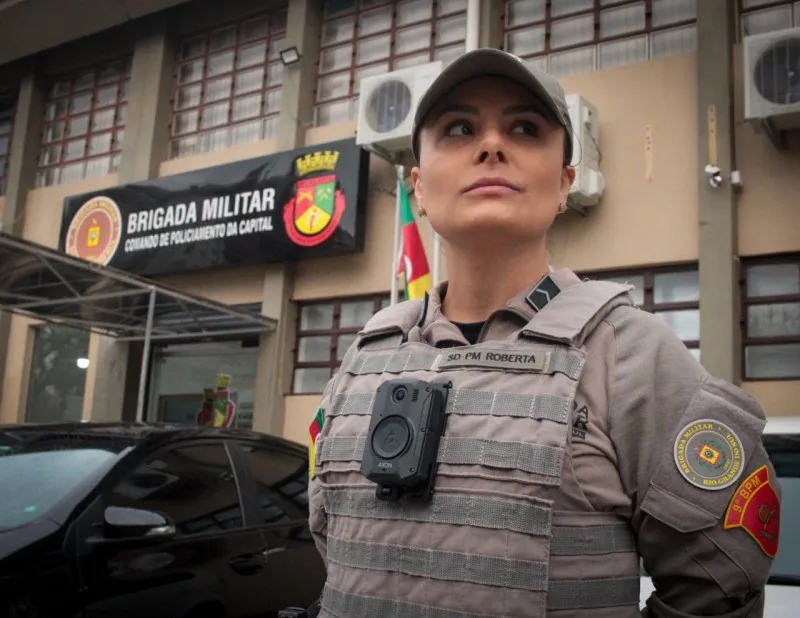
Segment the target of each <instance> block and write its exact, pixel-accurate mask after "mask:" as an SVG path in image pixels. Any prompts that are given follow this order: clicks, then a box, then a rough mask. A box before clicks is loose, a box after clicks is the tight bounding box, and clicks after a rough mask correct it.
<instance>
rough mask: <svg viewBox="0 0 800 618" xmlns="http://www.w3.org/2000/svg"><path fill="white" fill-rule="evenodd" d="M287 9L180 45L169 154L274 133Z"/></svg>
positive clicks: (188, 152)
mask: <svg viewBox="0 0 800 618" xmlns="http://www.w3.org/2000/svg"><path fill="white" fill-rule="evenodd" d="M285 37H286V9H285V8H284V9H281V10H278V11H275V12H272V13H269V14H265V15H260V16H258V17H254V18H250V19H247V20H244V21H241V22H239V23H236V24H232V25H229V26H225V27H223V28H219V29H217V30H214V31H212V32H208V33H204V34H200V35H196V36H193V37H191V38H188V39H186V40H185V41H183V43H182V45H181V47H180V57H179V60H178V70H177V72H176V75H175V96H174V97H173V99H174V100H173V115H172V123H171V126H170V132H171V133H170V135H171V138H172V139H171V141H170V152H169V156H170V158H173V159H174V158H178V157H184V156H187V155H193V154H199V153H203V152H214V151H217V150H221V149H223V148H228V147H231V146H235V145H237V144H245V143H248V142H255V141H259V140H263V139H270V138H272V137H273V136H274V135H275V128H276V126H277V123H278V114H279V113H280V109H281V95H282V92H283V88H282V85H283V63H282V62H281V60H280V54H279V52H280V51H281V49H283V43H284V39H285Z"/></svg>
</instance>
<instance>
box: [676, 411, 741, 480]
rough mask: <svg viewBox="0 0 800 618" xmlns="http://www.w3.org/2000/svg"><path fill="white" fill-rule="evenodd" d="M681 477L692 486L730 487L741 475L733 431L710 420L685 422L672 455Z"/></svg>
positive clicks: (739, 459)
mask: <svg viewBox="0 0 800 618" xmlns="http://www.w3.org/2000/svg"><path fill="white" fill-rule="evenodd" d="M673 455H674V458H675V465H676V466H677V467H678V471H679V472H680V473H681V475H682V476H683V478H685V479H686V480H687V481H689V482H690V483H691V484H692V485H694V486H695V487H699V488H700V489H708V490H720V489H725V488H726V487H730V486H731V485H733V484H734V483H735V482H736V481H738V480H739V477H741V476H742V473H743V472H744V451H743V450H742V443H741V440H740V439H739V436H737V435H736V432H735V431H733V429H731V428H730V427H728V426H727V425H725V424H724V423H720V422H719V421H715V420H713V419H703V420H699V421H695V422H693V423H689V424H688V425H686V426H685V427H684V428H683V429H681V430H680V432H679V433H678V437H677V438H676V439H675V446H674V452H673Z"/></svg>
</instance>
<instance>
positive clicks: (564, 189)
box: [559, 165, 575, 204]
mask: <svg viewBox="0 0 800 618" xmlns="http://www.w3.org/2000/svg"><path fill="white" fill-rule="evenodd" d="M573 182H575V168H574V167H572V166H570V165H565V166H564V169H562V170H561V190H560V192H559V193H560V195H561V203H562V204H563V203H564V202H566V201H567V196H569V190H570V187H572V183H573Z"/></svg>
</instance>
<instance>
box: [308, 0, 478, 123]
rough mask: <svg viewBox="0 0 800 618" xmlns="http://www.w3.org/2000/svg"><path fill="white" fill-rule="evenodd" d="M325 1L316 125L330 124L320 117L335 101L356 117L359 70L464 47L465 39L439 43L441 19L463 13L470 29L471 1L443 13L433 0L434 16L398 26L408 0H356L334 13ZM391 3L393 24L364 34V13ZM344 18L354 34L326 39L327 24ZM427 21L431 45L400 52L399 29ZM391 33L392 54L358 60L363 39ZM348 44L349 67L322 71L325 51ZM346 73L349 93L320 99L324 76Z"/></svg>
mask: <svg viewBox="0 0 800 618" xmlns="http://www.w3.org/2000/svg"><path fill="white" fill-rule="evenodd" d="M322 1H323V3H324V6H323V9H322V11H323V15H322V20H321V22H320V27H319V36H318V42H319V51H318V52H317V62H316V75H315V78H314V79H315V81H314V101H313V105H314V108H313V109H314V113H313V125H314V126H315V127H318V126H326V125H321V124H320V121H319V109H320V108H322V107H326V106H331V105H334V104H337V103H349V110H348V117H349V119H350V120H354V118H355V114H356V112H357V109H356V102H357V101H358V97H359V95H360V89H359V92H358V93H357V92H356V88H357V84H356V74H357V73H358V72H359V71H361V70H363V69H369V68H370V67H377V66H378V65H381V64H383V63H386V64H388V69H387V71H395V70H397V68H396V63H397V62H398V61H402V60H403V59H406V58H411V57H413V56H416V55H420V54H422V53H424V52H425V51H427V52H428V54H429V58H430V59H429V60H428V62H433V61H434V60H433V59H434V58H435V56H436V52H437V50H439V49H446V48H448V47H456V46H457V45H459V44H461V45H462V47H463V43H454V42H450V43H446V44H443V45H437V44H436V33H437V25H438V24H439V22H441V21H444V20H448V19H454V18H456V17H459V16H463V17H464V20H465V22H464V28H465V29H466V15H467V5H466V3H465V5H464V8H463V9H461V10H457V11H452V12H449V13H441V14H440V13H439V6H440V2H439V0H430V1H431V16H430V18H425V19H421V20H418V21H414V22H409V23H404V24H403V25H402V26H398V24H397V13H398V7H399V5H400V4H401V3H402V2H403V1H404V0H383V1H381V0H378V1H376V2H374V4H370V5H369V6H368V7H366V8H362V6H361V0H353V8H351V9H349V10H346V11H341V12H339V13H335V14H333V15H327V14H326V12H327V1H326V0H322ZM389 7H391V23H390V25H389V28H386V29H383V30H378V31H374V32H370V33H369V34H367V35H361V34H360V28H361V24H360V19H361V16H362V14H364V13H369V12H371V11H375V10H379V9H385V8H389ZM342 20H349V21H350V23H351V24H352V27H353V34H352V36H351V37H350V38H349V39H347V40H345V41H338V42H333V43H323V35H324V33H325V28H326V26H327V25H329V24H331V23H335V22H338V21H342ZM424 24H430V26H431V32H430V43H429V45H428V46H427V47H420V48H418V49H415V50H413V51H410V52H405V53H402V54H398V53H396V51H395V48H396V45H397V33H398V31H399V30H407V29H413V28H416V27H418V26H421V25H424ZM387 34H388V35H389V52H388V54H387V55H386V56H385V57H383V58H381V59H380V60H372V61H368V62H364V63H361V64H358V62H357V60H356V56H357V49H358V44H359V42H360V41H363V40H368V39H372V38H376V37H380V36H386V35H387ZM347 46H349V47H350V63H349V65H348V66H347V67H346V68H345V67H342V68H338V69H334V70H330V71H322V55H323V54H324V53H325V51H327V50H329V49H333V48H336V47H342V48H344V47H347ZM344 73H347V74H348V77H349V81H348V93H347V94H346V95H342V96H338V97H332V98H328V99H324V100H319V99H318V95H319V84H320V80H321V79H324V78H326V77H329V76H331V75H336V74H344ZM326 124H327V123H326Z"/></svg>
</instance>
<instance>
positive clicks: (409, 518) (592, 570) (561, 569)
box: [315, 281, 641, 618]
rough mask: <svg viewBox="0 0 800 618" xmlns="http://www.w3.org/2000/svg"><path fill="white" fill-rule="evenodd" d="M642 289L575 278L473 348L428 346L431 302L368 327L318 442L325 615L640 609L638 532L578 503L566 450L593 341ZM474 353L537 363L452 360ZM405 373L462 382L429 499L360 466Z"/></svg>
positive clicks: (337, 382) (395, 309)
mask: <svg viewBox="0 0 800 618" xmlns="http://www.w3.org/2000/svg"><path fill="white" fill-rule="evenodd" d="M630 287H631V286H621V285H618V284H616V283H610V282H599V281H592V282H580V283H575V284H573V285H570V286H567V287H566V288H564V289H563V290H562V291H561V293H560V294H559V296H558V297H557V298H555V299H554V300H553V301H552V302H551V303H550V305H549V306H548V307H545V309H544V310H543V311H541V312H540V313H537V314H536V315H535V316H534V318H533V319H532V320H531V321H530V322H529V323H528V324H527V325H526V326H524V327H523V328H522V329H520V330H519V331H518V332H517V333H516V335H514V336H513V337H512V338H510V339H509V340H504V341H489V342H485V343H480V344H478V345H475V346H469V347H468V348H465V347H455V348H446V349H437V348H434V347H432V346H430V345H428V344H426V343H423V342H422V341H421V340H420V326H419V325H418V324H417V321H418V320H419V315H420V309H421V303H420V302H419V301H410V302H405V303H402V304H399V305H394V306H391V307H389V308H387V309H384V310H383V311H381V312H380V313H378V314H376V315H375V316H374V317H373V318H372V319H371V320H370V321H369V322H368V323H367V325H366V326H365V328H364V329H363V330H362V331H361V333H360V334H359V335H358V339H357V342H356V344H355V345H354V347H353V348H351V352H350V353H349V354H348V355H346V358H345V360H344V362H343V364H342V367H341V369H340V371H339V373H338V374H337V377H336V378H335V379H334V380H333V381H332V382H331V385H330V389H331V392H330V393H329V398H330V402H329V405H328V408H327V409H326V410H325V415H326V419H325V424H324V426H323V429H322V431H321V433H320V435H319V437H318V439H317V447H316V460H315V465H316V473H317V476H318V478H319V481H320V485H321V487H322V493H323V504H324V509H325V511H326V513H327V518H328V522H327V559H328V579H327V583H326V585H325V589H324V591H323V597H322V611H321V613H320V616H321V617H323V618H331V617H336V618H356V617H358V618H389V617H391V618H422V617H431V618H433V617H435V618H472V617H474V618H487V617H501V616H502V617H521V616H524V617H526V618H542V617H544V616H576V617H583V616H592V617H593V618H611V617H612V616H613V617H615V618H625V617H628V616H637V617H638V616H640V615H641V614H640V612H639V609H638V604H639V582H640V579H639V560H638V554H637V551H636V541H635V537H634V534H633V531H632V529H631V527H630V525H629V524H628V522H626V521H624V520H622V519H621V518H619V517H618V516H616V515H613V514H611V513H602V512H596V511H593V510H589V509H590V508H591V507H588V506H587V507H584V510H580V509H579V508H576V507H575V504H579V503H580V501H576V500H574V499H573V494H574V493H575V492H576V491H580V490H579V489H577V488H578V483H577V480H576V478H575V476H574V473H573V469H572V463H571V458H570V455H569V453H570V444H571V431H570V417H571V414H572V411H573V403H574V400H575V393H576V390H577V387H578V382H579V380H580V379H581V375H582V373H583V369H584V364H585V362H586V352H585V347H584V342H585V340H586V339H587V337H588V336H589V335H591V333H592V332H593V331H594V329H595V328H596V326H597V325H598V324H599V322H600V321H601V320H602V319H603V318H604V317H605V316H606V315H607V314H608V313H609V312H610V311H612V310H614V309H615V308H616V307H619V306H621V305H630V304H631V303H630V300H629V296H628V294H627V292H628V291H629V290H630ZM467 350H469V351H471V352H472V354H473V356H472V357H473V358H476V357H475V356H474V354H475V353H476V352H483V353H485V352H486V351H491V352H494V353H503V354H509V355H523V356H525V357H528V358H530V357H531V356H533V357H535V358H536V359H537V360H536V362H529V363H527V364H526V365H525V366H524V367H514V366H513V365H514V364H513V363H509V362H506V363H503V362H496V363H494V366H491V365H492V364H491V363H488V362H487V363H485V365H484V366H482V367H475V366H474V365H475V363H473V366H469V363H460V362H459V361H458V360H453V359H454V356H453V355H454V353H462V355H461V358H462V359H463V352H464V351H467ZM483 358H486V356H485V354H484V356H483ZM492 358H495V359H500V361H502V359H503V358H504V357H496V356H495V357H492ZM507 358H511V357H507ZM401 375H402V376H406V377H414V378H420V379H423V380H429V381H434V380H435V381H437V382H439V381H444V380H450V381H451V382H452V384H453V389H452V390H451V392H450V396H449V399H448V403H447V408H446V416H447V420H446V423H447V424H446V429H445V433H444V435H443V437H442V440H441V444H440V447H439V451H438V457H437V462H438V471H437V476H436V483H435V491H434V495H433V498H432V500H431V502H429V503H427V504H419V503H408V502H397V503H392V502H384V501H380V500H378V499H377V498H376V497H375V485H374V484H373V483H371V482H369V481H368V480H367V479H366V478H364V477H363V476H362V475H361V474H360V472H359V466H360V461H361V458H362V453H363V449H364V445H365V438H366V433H367V430H368V427H369V423H370V414H371V410H372V402H373V399H374V396H375V392H376V390H377V389H378V386H379V385H380V384H381V383H382V382H383V381H385V380H387V379H391V378H397V377H400V376H401ZM586 503H587V501H585V500H584V501H583V504H586Z"/></svg>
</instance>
